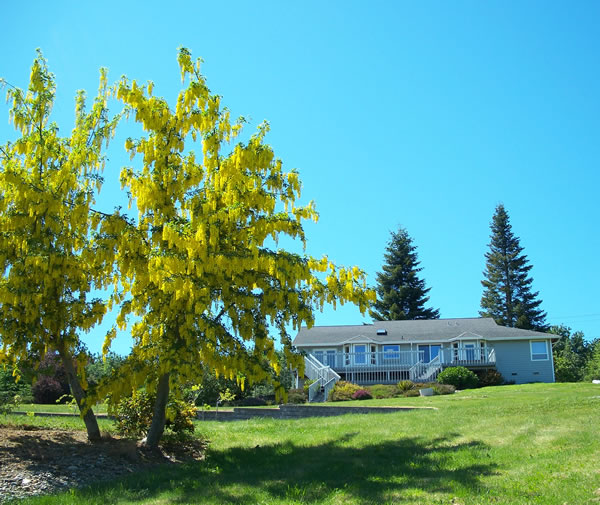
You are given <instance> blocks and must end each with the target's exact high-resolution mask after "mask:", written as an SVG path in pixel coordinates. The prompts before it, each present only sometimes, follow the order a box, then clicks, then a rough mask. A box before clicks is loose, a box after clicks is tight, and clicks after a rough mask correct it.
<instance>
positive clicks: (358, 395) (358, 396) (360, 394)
mask: <svg viewBox="0 0 600 505" xmlns="http://www.w3.org/2000/svg"><path fill="white" fill-rule="evenodd" d="M372 398H373V396H371V393H369V392H368V391H367V390H366V389H359V390H358V391H356V392H355V393H354V394H353V395H352V399H353V400H370V399H372Z"/></svg>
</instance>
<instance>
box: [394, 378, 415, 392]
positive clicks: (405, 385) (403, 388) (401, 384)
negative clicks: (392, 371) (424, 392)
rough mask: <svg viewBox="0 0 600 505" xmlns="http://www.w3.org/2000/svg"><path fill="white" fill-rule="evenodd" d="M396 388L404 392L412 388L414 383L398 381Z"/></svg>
mask: <svg viewBox="0 0 600 505" xmlns="http://www.w3.org/2000/svg"><path fill="white" fill-rule="evenodd" d="M397 387H398V389H399V390H400V391H402V392H406V391H410V390H411V389H414V387H415V384H414V382H413V381H408V380H406V381H400V382H399V383H398V386H397Z"/></svg>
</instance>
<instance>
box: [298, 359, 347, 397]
mask: <svg viewBox="0 0 600 505" xmlns="http://www.w3.org/2000/svg"><path fill="white" fill-rule="evenodd" d="M304 375H306V376H307V377H308V378H309V379H311V380H313V381H314V382H313V383H312V384H311V385H310V386H308V401H309V402H312V401H313V400H314V399H315V397H316V396H317V395H318V394H319V391H323V395H324V399H325V400H326V399H327V396H328V395H329V391H331V389H333V386H334V385H335V383H336V382H337V381H338V380H340V376H339V375H338V374H337V373H336V372H335V371H334V370H333V369H332V368H331V367H330V366H329V365H324V364H323V363H321V362H320V361H319V360H318V359H317V358H315V357H314V356H313V355H312V354H309V355H307V356H305V357H304Z"/></svg>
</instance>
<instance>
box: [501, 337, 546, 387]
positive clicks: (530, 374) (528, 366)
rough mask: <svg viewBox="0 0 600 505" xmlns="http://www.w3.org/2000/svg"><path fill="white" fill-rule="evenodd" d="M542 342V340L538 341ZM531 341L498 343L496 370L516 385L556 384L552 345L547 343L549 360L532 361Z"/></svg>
mask: <svg viewBox="0 0 600 505" xmlns="http://www.w3.org/2000/svg"><path fill="white" fill-rule="evenodd" d="M536 340H542V339H536ZM530 342H531V340H513V341H510V342H509V341H504V342H502V341H496V342H494V348H495V349H496V369H497V370H498V372H500V373H501V374H502V376H503V377H504V379H505V380H506V381H514V382H515V383H516V384H525V383H528V382H554V373H553V365H552V345H551V342H550V341H549V340H548V341H547V344H546V345H547V346H548V353H549V356H548V360H547V361H532V359H531V351H530Z"/></svg>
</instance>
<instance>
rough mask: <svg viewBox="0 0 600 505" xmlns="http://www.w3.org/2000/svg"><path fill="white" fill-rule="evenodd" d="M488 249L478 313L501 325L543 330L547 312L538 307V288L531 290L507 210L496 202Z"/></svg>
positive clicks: (526, 267) (545, 326) (529, 280)
mask: <svg viewBox="0 0 600 505" xmlns="http://www.w3.org/2000/svg"><path fill="white" fill-rule="evenodd" d="M491 231H492V233H491V235H490V239H491V240H490V243H489V247H490V250H489V252H487V253H486V254H485V259H486V267H485V271H484V272H483V275H484V276H485V279H484V280H483V281H481V284H482V285H483V287H484V290H483V295H482V297H481V308H482V310H481V311H480V312H479V314H480V315H481V316H484V317H493V318H494V320H495V321H496V322H497V323H498V324H501V325H503V326H509V327H514V328H523V329H527V330H538V331H545V330H546V329H547V325H546V321H545V320H546V313H545V312H544V311H542V310H541V309H540V308H539V307H540V304H541V303H542V301H541V300H540V299H538V294H539V292H537V291H536V292H532V290H531V284H532V282H533V280H532V278H531V277H530V276H529V271H530V270H531V268H532V265H530V264H529V260H528V259H527V256H526V255H525V254H523V248H522V247H521V245H520V244H519V238H518V237H515V235H514V234H513V232H512V227H511V225H510V220H509V217H508V213H507V212H506V209H505V208H504V205H502V204H499V205H498V206H497V207H496V212H495V213H494V217H493V219H492V223H491Z"/></svg>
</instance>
